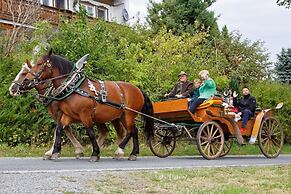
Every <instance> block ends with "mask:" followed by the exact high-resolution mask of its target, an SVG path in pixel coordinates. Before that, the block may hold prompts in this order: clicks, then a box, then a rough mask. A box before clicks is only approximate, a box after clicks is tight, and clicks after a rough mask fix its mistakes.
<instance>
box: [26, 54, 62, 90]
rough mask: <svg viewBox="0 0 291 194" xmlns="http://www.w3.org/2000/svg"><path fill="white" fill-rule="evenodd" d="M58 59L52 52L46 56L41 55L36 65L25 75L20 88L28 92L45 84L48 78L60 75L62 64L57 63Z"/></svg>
mask: <svg viewBox="0 0 291 194" xmlns="http://www.w3.org/2000/svg"><path fill="white" fill-rule="evenodd" d="M59 58H60V57H59V56H57V55H53V54H52V50H50V51H49V53H48V54H46V55H43V56H42V57H41V58H40V59H38V60H37V62H36V64H35V65H34V66H32V67H31V69H30V71H29V72H28V73H27V74H26V76H25V78H24V80H23V84H22V87H23V89H24V90H30V89H32V88H34V87H36V86H38V85H39V84H42V85H43V84H47V83H48V82H50V80H49V79H50V78H53V77H56V76H58V75H60V72H61V73H62V71H61V70H59V67H61V66H62V65H61V64H62V62H59V60H58V59H59Z"/></svg>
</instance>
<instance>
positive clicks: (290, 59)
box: [275, 48, 291, 84]
mask: <svg viewBox="0 0 291 194" xmlns="http://www.w3.org/2000/svg"><path fill="white" fill-rule="evenodd" d="M277 60H278V61H277V62H276V64H275V72H276V75H277V80H278V81H280V82H284V83H289V84H291V48H288V49H284V48H282V50H281V53H280V54H278V55H277Z"/></svg>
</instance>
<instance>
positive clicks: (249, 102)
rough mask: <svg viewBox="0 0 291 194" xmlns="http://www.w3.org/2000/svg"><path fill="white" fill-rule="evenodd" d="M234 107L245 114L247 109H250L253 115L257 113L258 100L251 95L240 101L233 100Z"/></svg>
mask: <svg viewBox="0 0 291 194" xmlns="http://www.w3.org/2000/svg"><path fill="white" fill-rule="evenodd" d="M233 105H234V106H235V107H238V110H239V112H243V111H244V110H245V109H249V110H250V111H251V112H252V113H253V114H254V113H255V111H256V106H257V102H256V98H255V97H253V96H251V95H246V96H243V97H242V98H241V99H240V100H238V99H237V98H234V99H233Z"/></svg>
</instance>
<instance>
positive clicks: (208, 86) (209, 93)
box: [189, 70, 216, 114]
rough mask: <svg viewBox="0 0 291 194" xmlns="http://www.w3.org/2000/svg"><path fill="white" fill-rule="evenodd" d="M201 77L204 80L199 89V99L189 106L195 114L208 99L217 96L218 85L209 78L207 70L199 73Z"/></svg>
mask: <svg viewBox="0 0 291 194" xmlns="http://www.w3.org/2000/svg"><path fill="white" fill-rule="evenodd" d="M199 76H200V77H201V79H202V80H203V82H202V84H201V86H200V88H199V93H200V95H199V97H198V98H197V99H196V100H194V101H192V102H191V103H190V105H189V110H190V111H191V112H192V113H193V114H194V112H195V110H196V108H197V107H198V106H199V105H200V104H202V103H203V102H204V101H205V100H207V99H208V98H211V97H213V96H214V95H215V94H216V84H215V82H214V81H213V79H211V78H210V77H209V72H208V71H207V70H202V71H200V72H199Z"/></svg>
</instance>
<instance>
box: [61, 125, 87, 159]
mask: <svg viewBox="0 0 291 194" xmlns="http://www.w3.org/2000/svg"><path fill="white" fill-rule="evenodd" d="M64 131H65V133H66V135H67V137H68V138H69V140H70V141H71V142H72V144H73V146H74V147H75V154H76V159H80V158H81V157H82V156H84V148H83V146H82V145H81V144H80V142H79V141H78V140H77V139H76V138H75V136H74V134H73V133H72V130H71V128H70V127H69V126H66V127H65V128H64Z"/></svg>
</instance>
